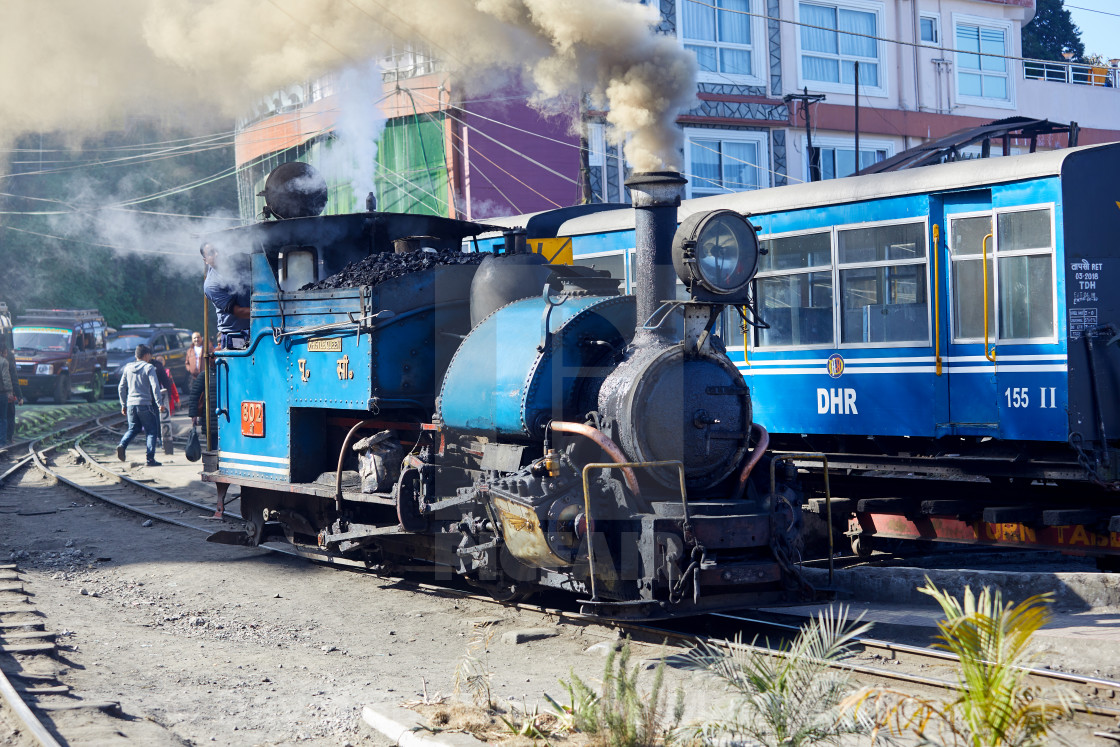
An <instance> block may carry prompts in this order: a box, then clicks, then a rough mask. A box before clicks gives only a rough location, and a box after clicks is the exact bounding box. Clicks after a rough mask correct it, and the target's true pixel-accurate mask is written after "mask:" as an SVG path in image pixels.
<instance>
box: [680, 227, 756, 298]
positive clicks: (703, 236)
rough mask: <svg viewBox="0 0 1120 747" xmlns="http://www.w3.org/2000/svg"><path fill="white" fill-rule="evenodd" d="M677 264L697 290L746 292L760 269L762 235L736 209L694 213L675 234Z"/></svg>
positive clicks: (687, 283) (728, 293)
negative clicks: (759, 246)
mask: <svg viewBox="0 0 1120 747" xmlns="http://www.w3.org/2000/svg"><path fill="white" fill-rule="evenodd" d="M673 267H674V268H676V271H677V277H679V278H680V279H681V282H682V283H684V284H685V286H687V287H688V288H689V290H691V291H692V292H693V296H694V297H696V296H697V295H704V294H698V293H697V289H698V287H699V288H700V289H703V290H704V291H707V292H708V293H712V294H715V295H717V296H731V295H737V294H741V293H745V292H746V288H747V284H748V283H750V281H751V279H752V278H754V275H755V272H756V271H757V270H758V235H757V234H756V233H755V230H754V226H752V225H751V224H750V222H749V221H747V220H746V219H745V218H743V216H741V215H739V214H738V213H736V212H734V211H732V210H713V211H711V212H708V213H696V214H695V215H690V216H689V217H688V218H686V219H685V220H684V222H683V223H681V225H680V227H679V228H678V229H677V233H676V235H675V236H674V237H673Z"/></svg>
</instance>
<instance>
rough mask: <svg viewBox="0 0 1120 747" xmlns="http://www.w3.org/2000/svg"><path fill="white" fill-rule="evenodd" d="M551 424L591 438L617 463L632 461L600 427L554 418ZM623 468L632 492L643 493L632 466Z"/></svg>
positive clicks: (636, 494)
mask: <svg viewBox="0 0 1120 747" xmlns="http://www.w3.org/2000/svg"><path fill="white" fill-rule="evenodd" d="M549 426H550V427H551V428H552V430H554V431H559V432H560V433H576V434H579V435H581V436H584V437H586V438H589V439H591V440H592V441H594V442H595V443H596V444H597V445H598V446H599V448H600V449H602V450H603V451H605V452H607V454H608V455H609V456H610V458H611V459H613V460H614V461H615V463H616V464H623V463H625V462H628V461H630V460H629V459H627V458H626V455H625V454H623V453H622V449H620V448H618V445H617V444H616V443H615V442H614V441H612V440H610V439H609V438H607V436H606V434H604V433H603V432H602V431H600V430H599V429H598V428H592V427H591V426H590V425H584V424H583V423H569V422H567V421H564V420H553V421H552V422H551V423H549ZM621 469H622V475H623V477H625V478H626V485H627V486H628V487H629V488H630V492H631V493H633V494H634V495H635V496H638V497H640V496H641V494H642V493H641V490H639V489H638V477H637V475H635V474H634V470H632V469H631V468H630V467H622V468H621Z"/></svg>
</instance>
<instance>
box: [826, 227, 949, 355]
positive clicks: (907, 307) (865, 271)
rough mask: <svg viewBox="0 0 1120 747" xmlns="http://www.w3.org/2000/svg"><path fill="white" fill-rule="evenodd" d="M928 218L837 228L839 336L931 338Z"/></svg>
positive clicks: (856, 339) (895, 339)
mask: <svg viewBox="0 0 1120 747" xmlns="http://www.w3.org/2000/svg"><path fill="white" fill-rule="evenodd" d="M925 233H926V232H925V224H924V223H900V224H895V225H886V226H873V227H869V228H853V229H847V230H838V231H837V232H836V241H837V261H838V264H839V275H840V299H841V301H840V303H841V309H840V341H841V342H843V343H846V344H852V343H857V344H858V343H903V342H910V343H926V342H928V340H929V308H928V305H927V303H926V241H925Z"/></svg>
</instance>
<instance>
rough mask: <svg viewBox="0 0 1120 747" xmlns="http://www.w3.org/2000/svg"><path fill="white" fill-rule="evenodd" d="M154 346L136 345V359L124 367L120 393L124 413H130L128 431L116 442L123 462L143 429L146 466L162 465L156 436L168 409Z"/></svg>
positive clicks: (118, 391) (119, 457) (118, 392)
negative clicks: (154, 359) (162, 398)
mask: <svg viewBox="0 0 1120 747" xmlns="http://www.w3.org/2000/svg"><path fill="white" fill-rule="evenodd" d="M151 360H152V349H151V348H149V347H148V346H147V345H137V346H136V360H134V361H132V362H131V363H129V364H128V365H126V366H125V367H124V368H123V369H122V370H121V383H120V386H118V387H117V396H118V397H119V399H120V402H121V414H122V415H125V414H127V415H128V431H126V432H125V434H124V436H123V437H122V438H121V442H120V443H119V444H117V459H120V460H121V461H122V462H123V461H124V454H125V449H126V448H128V444H129V442H131V441H132V439H133V438H135V437H136V434H137V433H139V431H140V429H141V428H143V429H144V434H145V443H144V445H145V449H146V456H147V465H148V466H149V467H161V466H163V465H162V464H160V463H159V462H157V461H156V437H157V436H158V435H159V414H160V413H161V412H166V411H167V408H166V407H163V406H161V405H160V404H159V402H160V389H161V387H160V385H159V379H158V378H157V376H156V367H155V366H154V365H152V363H151Z"/></svg>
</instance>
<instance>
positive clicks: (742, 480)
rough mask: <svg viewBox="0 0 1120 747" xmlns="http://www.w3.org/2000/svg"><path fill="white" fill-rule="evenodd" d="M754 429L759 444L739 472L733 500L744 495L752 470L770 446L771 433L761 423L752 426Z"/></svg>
mask: <svg viewBox="0 0 1120 747" xmlns="http://www.w3.org/2000/svg"><path fill="white" fill-rule="evenodd" d="M751 429H752V430H757V431H758V445H757V446H755V447H754V451H752V452H751V458H750V459H748V460H747V463H746V464H744V465H743V469H742V471H740V472H739V484H738V485H736V486H735V494H734V495H733V496H731V500H733V501H737V500H739V499H740V498H742V497H743V493H744V492H746V490H747V480H748V479H750V476H751V470H753V469H754V466H755V465H756V464H758V460H759V459H761V458H762V455H763V454H765V453H766V449H767V448H768V447H769V446H770V434H769V433H767V432H766V429H765V428H763V427H762V425H760V424H759V423H755V424H754V425H752V426H751Z"/></svg>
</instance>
